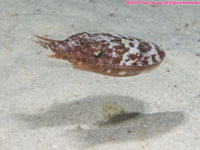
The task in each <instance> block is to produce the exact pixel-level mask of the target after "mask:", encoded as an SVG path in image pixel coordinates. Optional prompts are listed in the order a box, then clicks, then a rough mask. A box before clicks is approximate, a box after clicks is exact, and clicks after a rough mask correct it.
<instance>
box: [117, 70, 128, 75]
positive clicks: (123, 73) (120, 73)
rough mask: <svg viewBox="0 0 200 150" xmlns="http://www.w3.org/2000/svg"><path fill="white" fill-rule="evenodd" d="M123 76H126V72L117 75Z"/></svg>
mask: <svg viewBox="0 0 200 150" xmlns="http://www.w3.org/2000/svg"><path fill="white" fill-rule="evenodd" d="M125 74H127V72H126V71H121V72H119V73H118V75H120V76H124V75H125Z"/></svg>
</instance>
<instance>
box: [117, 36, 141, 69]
mask: <svg viewBox="0 0 200 150" xmlns="http://www.w3.org/2000/svg"><path fill="white" fill-rule="evenodd" d="M129 42H130V41H129V40H125V39H123V40H122V43H123V44H124V46H125V47H126V48H129V51H128V52H126V53H124V55H123V56H122V60H121V62H120V64H119V65H120V66H123V65H125V66H131V65H132V64H133V63H135V62H136V61H137V60H138V59H134V60H129V61H127V60H128V59H129V55H130V54H134V55H139V54H140V50H139V49H138V46H139V43H140V42H139V41H138V40H136V39H134V47H131V46H130V45H129Z"/></svg>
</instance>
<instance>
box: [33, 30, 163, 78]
mask: <svg viewBox="0 0 200 150" xmlns="http://www.w3.org/2000/svg"><path fill="white" fill-rule="evenodd" d="M35 36H36V38H37V39H36V42H37V43H39V44H40V45H41V46H42V47H44V48H46V49H50V50H51V51H53V52H54V53H55V54H53V55H49V57H51V58H58V59H64V60H67V61H68V62H70V63H71V64H72V66H73V67H74V68H77V69H81V70H85V71H90V72H95V73H99V74H103V75H107V76H114V77H125V76H133V75H137V74H139V73H141V72H144V71H150V70H152V69H154V68H155V67H157V66H159V64H161V62H162V61H163V59H164V57H165V52H164V51H163V50H161V49H160V48H159V47H158V46H157V45H156V44H154V43H152V42H146V41H143V40H142V39H138V38H134V37H131V36H122V35H112V34H107V33H96V34H89V33H86V32H84V33H78V34H75V35H72V36H70V37H69V38H68V39H66V40H63V41H61V40H51V39H47V38H44V37H40V36H37V35H35Z"/></svg>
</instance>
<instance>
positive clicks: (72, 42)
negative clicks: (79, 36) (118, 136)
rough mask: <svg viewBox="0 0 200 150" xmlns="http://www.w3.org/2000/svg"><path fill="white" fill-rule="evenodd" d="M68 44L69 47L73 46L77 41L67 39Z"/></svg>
mask: <svg viewBox="0 0 200 150" xmlns="http://www.w3.org/2000/svg"><path fill="white" fill-rule="evenodd" d="M68 45H69V46H70V47H73V46H75V45H77V43H76V42H75V41H74V40H72V39H70V40H69V41H68Z"/></svg>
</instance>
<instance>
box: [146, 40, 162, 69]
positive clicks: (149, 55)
mask: <svg viewBox="0 0 200 150" xmlns="http://www.w3.org/2000/svg"><path fill="white" fill-rule="evenodd" d="M149 45H151V50H150V51H148V52H147V53H146V54H145V55H144V57H148V59H147V61H148V64H149V65H153V64H155V62H153V60H152V56H153V55H155V59H156V60H157V61H158V62H160V61H161V59H160V56H159V55H158V51H157V50H156V48H155V45H154V44H153V43H150V42H149Z"/></svg>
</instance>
